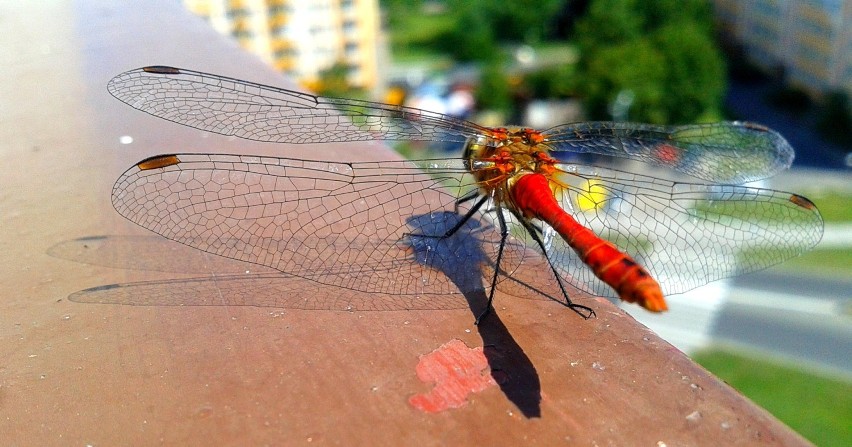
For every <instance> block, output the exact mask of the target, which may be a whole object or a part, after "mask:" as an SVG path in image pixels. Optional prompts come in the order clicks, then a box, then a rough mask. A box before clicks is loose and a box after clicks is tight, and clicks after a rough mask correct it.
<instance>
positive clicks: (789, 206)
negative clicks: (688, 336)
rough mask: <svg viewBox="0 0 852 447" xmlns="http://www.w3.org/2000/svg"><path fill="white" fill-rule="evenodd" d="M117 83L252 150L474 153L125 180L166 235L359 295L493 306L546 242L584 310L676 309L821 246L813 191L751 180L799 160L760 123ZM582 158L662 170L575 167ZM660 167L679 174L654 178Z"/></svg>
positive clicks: (146, 76) (148, 107) (188, 170)
mask: <svg viewBox="0 0 852 447" xmlns="http://www.w3.org/2000/svg"><path fill="white" fill-rule="evenodd" d="M108 89H109V92H110V93H111V94H112V95H113V96H115V97H116V98H118V99H119V100H121V101H123V102H125V103H127V104H129V105H130V106H132V107H134V108H136V109H139V110H142V111H144V112H147V113H149V114H151V115H154V116H157V117H160V118H163V119H166V120H169V121H174V122H176V123H179V124H183V125H186V126H190V127H193V128H196V129H200V130H203V131H207V132H213V133H218V134H222V135H233V136H237V137H240V138H245V139H248V140H257V141H265V142H277V143H327V142H358V141H362V142H363V141H373V140H391V141H422V142H445V143H447V142H450V143H458V144H459V147H460V149H463V150H462V155H461V157H453V158H441V159H430V160H390V161H382V162H347V161H336V160H323V161H308V160H297V159H288V158H277V157H259V156H250V155H232V154H220V155H212V154H167V155H158V156H155V157H151V158H148V159H145V160H143V161H141V162H139V163H137V164H136V165H134V166H133V167H131V168H130V169H129V170H127V171H126V172H125V173H124V174H123V175H122V176H121V177H120V178H119V179H118V181H117V182H116V183H115V186H114V187H113V193H112V202H113V205H114V206H115V208H116V210H118V212H119V213H120V214H121V215H123V216H124V217H126V218H128V219H129V220H131V221H133V222H134V223H136V224H138V225H141V226H142V227H144V228H147V229H149V230H152V231H154V232H156V233H158V234H160V235H162V236H165V237H166V238H169V239H172V240H175V241H178V242H181V243H184V244H187V245H189V246H192V247H195V248H198V249H200V250H203V251H206V252H209V253H214V254H217V255H221V256H225V257H229V258H234V259H238V260H243V261H248V262H252V263H256V264H260V265H264V266H268V267H272V268H275V269H278V270H280V271H282V272H286V273H289V274H294V275H298V276H302V277H305V278H309V279H312V280H315V281H318V282H320V283H324V284H330V285H334V286H339V287H343V288H347V289H351V290H356V291H360V292H367V293H380V294H384V295H391V296H394V297H396V298H397V299H403V300H405V299H409V300H421V299H426V296H428V295H431V294H448V293H459V292H462V293H464V292H468V291H473V290H482V289H487V290H489V292H488V293H489V296H488V306H487V307H486V311H485V313H487V312H488V310H490V309H491V304H492V301H493V298H494V291H495V289H496V287H497V284H498V282H499V281H500V280H501V279H504V278H505V277H507V276H510V275H512V273H513V272H514V271H515V270H516V269H517V268H518V266H519V265H521V264H523V263H524V262H525V260H527V261H528V260H529V259H530V258H529V257H530V256H536V255H530V254H529V252H530V250H529V249H528V247H529V246H533V247H538V249H540V251H541V252H542V253H543V254H544V256H545V258H546V260H547V261H548V264H549V268H550V272H541V273H542V274H547V275H552V277H553V279H555V281H556V283H557V284H558V286H559V290H560V292H561V295H562V298H564V300H565V303H564V304H565V305H567V306H568V307H569V308H571V309H573V310H574V311H575V312H577V313H578V314H580V315H582V316H583V317H586V318H588V317H590V316H592V315H594V311H593V310H592V309H591V308H589V307H587V306H583V305H580V304H577V303H574V302H572V300H571V298H570V296H569V294H568V292H567V290H566V285H568V284H570V285H573V286H575V287H577V288H579V289H581V290H584V291H587V292H590V293H593V294H597V295H605V296H616V297H619V298H620V299H622V300H624V301H627V302H632V303H637V304H639V305H640V306H642V307H644V308H646V309H648V310H650V311H653V312H660V311H664V310H666V309H667V305H666V301H665V299H664V295H668V294H676V293H681V292H685V291H688V290H690V289H693V288H695V287H698V286H700V285H703V284H706V283H707V282H710V281H714V280H717V279H721V278H725V277H730V276H734V275H738V274H741V273H745V272H751V271H755V270H759V269H763V268H766V267H768V266H771V265H774V264H777V263H780V262H782V261H784V260H786V259H789V258H792V257H795V256H798V255H800V254H801V253H803V252H805V251H807V250H808V249H810V248H811V247H813V246H814V245H816V243H817V242H819V240H820V238H821V237H822V218H821V217H820V214H819V212H818V211H817V209H816V207H815V206H814V204H813V203H812V202H811V201H810V200H808V199H806V198H805V197H802V196H800V195H797V194H792V193H786V192H779V191H773V190H768V189H760V188H754V187H749V186H742V185H741V184H742V183H745V182H749V181H753V180H757V179H761V178H765V177H768V176H771V175H774V174H775V173H777V172H778V171H780V170H782V169H786V168H788V167H789V166H790V164H791V163H792V160H793V155H794V153H793V149H792V148H791V147H790V146H789V144H787V142H786V141H785V140H784V139H783V138H782V137H781V136H780V135H779V134H778V133H776V132H774V131H772V130H770V129H768V128H766V127H763V126H760V125H758V124H753V123H747V122H723V123H717V124H702V125H687V126H655V125H648V124H633V123H617V122H584V123H573V124H564V125H560V126H556V127H553V128H550V129H547V130H543V131H538V130H533V129H529V128H515V129H507V128H489V127H484V126H480V125H478V124H475V123H472V122H469V121H465V120H462V119H458V118H453V117H450V116H447V115H443V114H439V113H433V112H429V111H425V110H419V109H415V108H410V107H403V106H394V105H388V104H381V103H375V102H367V101H361V100H353V99H336V98H324V97H319V96H314V95H310V94H307V93H303V92H298V91H293V90H286V89H282V88H276V87H270V86H265V85H260V84H256V83H252V82H247V81H242V80H238V79H232V78H227V77H224V76H217V75H212V74H206V73H200V72H197V71H191V70H184V69H179V68H173V67H164V66H151V67H145V68H140V69H137V70H132V71H128V72H126V73H123V74H121V75H118V76H116V77H115V78H113V79H112V80H111V81H110V82H109V85H108ZM577 154H595V155H600V156H607V157H611V158H613V159H623V160H626V161H630V160H632V161H638V162H642V163H644V165H645V166H646V167H645V168H643V170H642V171H641V172H640V171H635V170H634V171H621V170H617V169H613V168H608V167H604V166H593V165H588V164H580V163H572V162H569V161H562V160H566V159H567V158H568V157H572V156H576V155H577ZM320 158H322V156H321V155H320ZM661 167H662V168H668V172H670V173H672V174H673V175H672V176H671V178H672V180H667V179H664V178H662V177H660V176H659V173H657V174H655V175H651V174H648V173H645V172H651V171H653V170H654V169H657V168H661ZM685 176H690V177H693V178H695V179H697V180H695V181H680V180H681V177H685ZM555 236H558V237H555ZM377 307H381V305H377ZM485 313H483V314H482V315H480V317H479V318H481V317H482V316H484V315H485ZM477 321H479V319H477Z"/></svg>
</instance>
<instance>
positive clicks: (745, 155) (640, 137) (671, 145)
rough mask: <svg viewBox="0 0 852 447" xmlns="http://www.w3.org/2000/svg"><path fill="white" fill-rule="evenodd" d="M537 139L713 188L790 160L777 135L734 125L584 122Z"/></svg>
mask: <svg viewBox="0 0 852 447" xmlns="http://www.w3.org/2000/svg"><path fill="white" fill-rule="evenodd" d="M543 134H544V136H545V139H546V140H545V141H546V143H547V144H548V146H549V147H551V148H552V149H553V150H554V151H557V152H559V151H567V152H576V153H589V154H598V155H606V156H611V157H620V158H627V159H631V160H638V161H641V162H645V163H649V164H652V165H659V166H664V167H668V168H671V169H674V170H677V171H680V172H683V173H685V174H688V175H691V176H693V177H697V178H700V179H704V180H709V181H712V182H718V183H733V184H741V183H746V182H749V181H754V180H759V179H762V178H766V177H771V176H772V175H775V174H776V173H777V172H779V171H781V170H784V169H787V168H789V167H790V164H791V163H792V162H793V156H794V151H793V148H792V147H790V145H789V144H788V143H787V141H786V140H785V139H784V137H782V136H781V135H780V134H778V133H777V132H775V131H773V130H771V129H768V128H766V127H764V126H761V125H758V124H754V123H748V122H737V121H734V122H722V123H714V124H695V125H687V126H655V125H651V124H637V123H620V122H588V123H576V124H565V125H561V126H557V127H554V128H551V129H548V130H546V131H544V132H543ZM556 156H557V157H559V154H556ZM563 158H564V157H563Z"/></svg>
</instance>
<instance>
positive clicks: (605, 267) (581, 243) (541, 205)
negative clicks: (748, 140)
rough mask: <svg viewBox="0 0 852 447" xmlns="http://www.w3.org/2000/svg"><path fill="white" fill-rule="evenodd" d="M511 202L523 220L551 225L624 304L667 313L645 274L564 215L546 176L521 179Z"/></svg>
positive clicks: (658, 291) (659, 293)
mask: <svg viewBox="0 0 852 447" xmlns="http://www.w3.org/2000/svg"><path fill="white" fill-rule="evenodd" d="M512 198H513V200H514V203H515V206H517V207H518V210H519V211H520V212H521V213H523V214H524V216H525V217H534V218H537V219H540V220H542V221H544V222H546V223H547V224H548V225H550V226H551V227H552V228H553V229H554V231H556V232H557V233H558V234H559V235H560V236H561V237H562V239H564V240H565V242H566V243H567V244H568V245H570V246H571V248H573V249H574V251H576V252H577V254H578V255H579V256H580V259H582V260H583V262H584V263H586V264H587V265H588V266H589V268H591V269H592V271H593V272H594V274H595V276H597V277H598V278H600V279H601V280H602V281H603V282H605V283H606V284H608V285H609V286H610V287H612V288H613V289H615V291H616V292H617V293H618V296H619V298H621V299H622V300H623V301H627V302H629V303H636V304H639V305H640V306H642V307H644V308H645V309H648V310H650V311H653V312H662V311H664V310H666V309H668V306H667V305H666V300H665V298H663V292H662V290H661V289H660V285H659V284H657V281H656V280H655V279H654V278H653V277H651V275H650V274H649V273H648V271H647V270H645V268H644V267H642V266H641V265H639V264H638V263H636V261H634V260H633V258H631V257H630V256H629V255H627V254H626V253H622V252H621V251H619V250H618V248H616V247H615V246H614V245H613V244H612V243H610V242H608V241H605V240H603V239H601V238H599V237H598V236H597V235H595V233H593V232H592V231H591V230H589V229H588V228H586V227H584V226H582V225H580V224H579V223H578V222H577V221H576V220H574V218H573V217H571V215H569V214H568V213H566V212H565V210H563V209H562V207H560V206H559V203H558V202H557V201H556V199H555V198H554V196H553V192H552V191H551V190H550V184H549V182H548V180H547V178H546V177H545V176H543V175H541V174H527V175H524V176H522V177H521V178H520V179H518V180H517V181H516V182H515V184H514V185H513V186H512Z"/></svg>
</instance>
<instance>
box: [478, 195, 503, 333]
mask: <svg viewBox="0 0 852 447" xmlns="http://www.w3.org/2000/svg"><path fill="white" fill-rule="evenodd" d="M484 201H485V200H481V201H480V202H479V203H478V204H477V205H476V206H475V208H479V207H480V206H482V203H483V202H484ZM497 221H498V222H499V223H500V248H499V249H498V250H497V262H496V263H495V264H494V275H493V276H492V277H491V291H490V292H488V304H487V305H486V306H485V310H483V311H482V313H481V314H479V316H478V317H476V321H475V322H474V324H476V325H477V326H478V325H479V322H480V321H482V319H483V318H485V316H486V315H488V314H489V313H490V312H491V309H492V308H493V307H492V303H493V302H494V292H495V291H496V290H497V275H499V274H500V261H502V260H503V249H504V248H505V247H506V238H508V237H509V226H508V225H506V217H505V216H503V208H502V207H501V206H500V205H497Z"/></svg>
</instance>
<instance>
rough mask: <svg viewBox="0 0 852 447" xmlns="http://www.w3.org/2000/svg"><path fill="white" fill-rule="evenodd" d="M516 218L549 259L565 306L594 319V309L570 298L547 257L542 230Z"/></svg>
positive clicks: (519, 217)
mask: <svg viewBox="0 0 852 447" xmlns="http://www.w3.org/2000/svg"><path fill="white" fill-rule="evenodd" d="M513 213H514V211H513ZM515 217H517V218H518V222H521V224H522V225H523V226H524V228H525V229H526V230H527V232H528V233H529V234H530V236H531V237H532V238H533V240H534V241H535V243H536V244H538V246H539V248H541V253H542V254H543V255H544V258H545V259H547V265H549V266H550V270H551V271H552V272H553V276H554V277H556V283H557V284H559V290H561V291H562V296H563V297H564V298H565V305H566V306H568V308H569V309H571V310H573V311H574V312H575V313H577V315H579V316H581V317H583V318H584V319H586V320H588V319H589V318H592V317H594V316H595V311H594V309H592V308H591V307H589V306H584V305H582V304H577V303H574V302H573V301H571V298H569V297H568V292H567V291H566V290H565V284H563V282H562V277H561V276H559V272H557V271H556V266H554V265H553V262H551V261H550V258H549V257H548V256H547V250H546V249H545V247H544V241H542V240H541V232H542V229H541V228H539V227H537V226H535V225H533V224H532V223H530V222H529V220H527V219H522V218H521V216H518V215H517V214H516V215H515Z"/></svg>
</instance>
